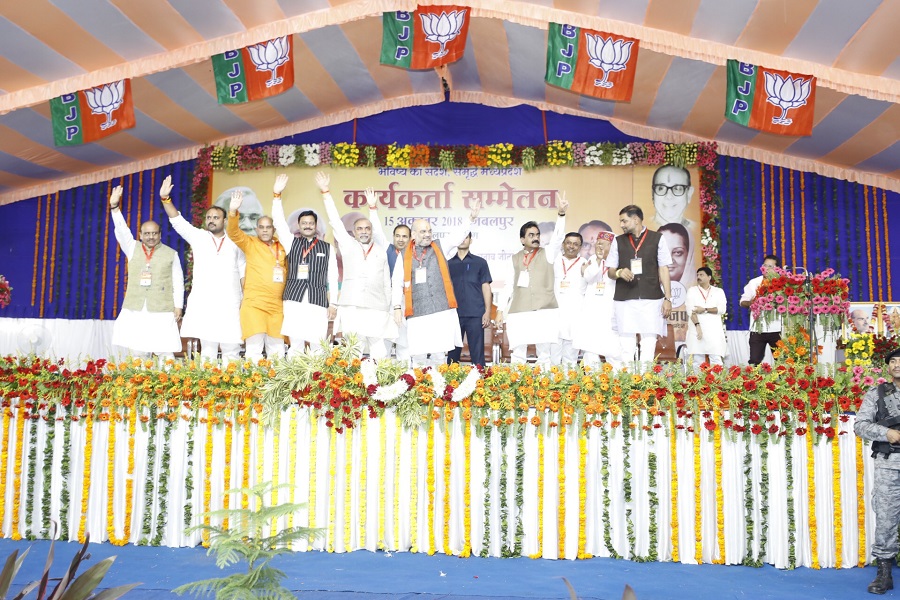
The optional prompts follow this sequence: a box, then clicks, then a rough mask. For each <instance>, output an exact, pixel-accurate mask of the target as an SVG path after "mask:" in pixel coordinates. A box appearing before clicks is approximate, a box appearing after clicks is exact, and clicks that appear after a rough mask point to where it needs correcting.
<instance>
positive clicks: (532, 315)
mask: <svg viewBox="0 0 900 600" xmlns="http://www.w3.org/2000/svg"><path fill="white" fill-rule="evenodd" d="M506 335H507V337H508V338H509V347H510V348H515V347H517V346H522V345H527V344H555V343H557V342H558V341H559V309H557V308H545V309H542V310H530V311H527V312H516V313H509V314H508V315H506Z"/></svg>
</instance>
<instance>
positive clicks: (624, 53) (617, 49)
mask: <svg viewBox="0 0 900 600" xmlns="http://www.w3.org/2000/svg"><path fill="white" fill-rule="evenodd" d="M584 37H586V38H587V51H588V56H590V57H591V60H590V61H589V62H590V63H591V65H593V66H594V67H596V68H598V69H600V70H601V71H603V79H595V80H594V85H595V86H597V87H603V88H611V87H613V85H615V84H613V83H612V82H611V81H608V79H609V74H610V73H615V72H617V71H624V70H625V69H626V68H628V59H629V58H631V46H632V45H633V44H634V42H626V41H625V40H615V41H613V36H609V37H608V38H606V39H603V37H602V36H599V35H591V34H590V33H585V34H584Z"/></svg>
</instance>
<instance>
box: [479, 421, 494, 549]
mask: <svg viewBox="0 0 900 600" xmlns="http://www.w3.org/2000/svg"><path fill="white" fill-rule="evenodd" d="M492 431H493V428H491V427H486V428H485V430H484V502H483V504H484V534H483V536H482V539H481V557H482V558H486V557H488V556H490V553H491V432H492Z"/></svg>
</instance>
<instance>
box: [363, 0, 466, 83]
mask: <svg viewBox="0 0 900 600" xmlns="http://www.w3.org/2000/svg"><path fill="white" fill-rule="evenodd" d="M469 12H470V11H469V9H468V8H467V7H464V6H420V7H418V8H417V9H416V10H415V12H409V11H402V10H401V11H396V12H386V13H384V16H383V17H382V36H381V64H383V65H389V66H392V67H401V68H403V69H415V70H418V69H432V68H434V67H439V66H441V65H446V64H450V63H452V62H456V61H458V60H459V59H461V58H462V57H463V54H464V53H465V51H466V36H467V35H468V32H469Z"/></svg>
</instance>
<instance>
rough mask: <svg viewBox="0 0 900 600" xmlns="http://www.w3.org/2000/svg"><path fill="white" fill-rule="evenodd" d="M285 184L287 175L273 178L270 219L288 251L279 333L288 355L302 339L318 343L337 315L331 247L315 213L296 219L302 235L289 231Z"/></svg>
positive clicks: (300, 345)
mask: <svg viewBox="0 0 900 600" xmlns="http://www.w3.org/2000/svg"><path fill="white" fill-rule="evenodd" d="M286 185H287V177H285V178H283V179H282V178H278V179H277V180H276V184H275V188H274V189H275V197H274V199H273V200H272V221H273V222H274V224H275V231H276V233H278V239H279V240H281V243H282V244H284V247H285V249H286V250H287V253H288V256H287V269H288V272H287V278H286V279H285V286H284V322H283V324H282V326H281V335H286V336H288V337H289V338H291V348H290V350H289V351H288V356H289V357H291V356H295V355H296V354H298V353H299V352H301V351H302V350H303V348H304V347H305V342H310V343H311V344H317V343H318V342H319V341H321V340H322V339H323V338H324V337H325V336H326V335H328V321H333V320H334V317H335V315H336V314H337V295H338V268H337V259H336V258H335V254H334V248H332V246H331V244H329V243H328V242H326V241H324V240H320V239H319V238H318V237H317V236H316V234H317V231H316V230H317V228H318V223H319V217H318V215H316V213H315V212H313V211H311V210H304V211H303V212H301V213H300V216H299V217H298V218H297V223H298V224H299V225H300V236H301V237H294V236H293V234H292V233H291V230H290V227H289V226H288V223H287V221H286V220H285V218H284V206H282V204H281V192H282V191H284V188H285V186H286Z"/></svg>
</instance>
